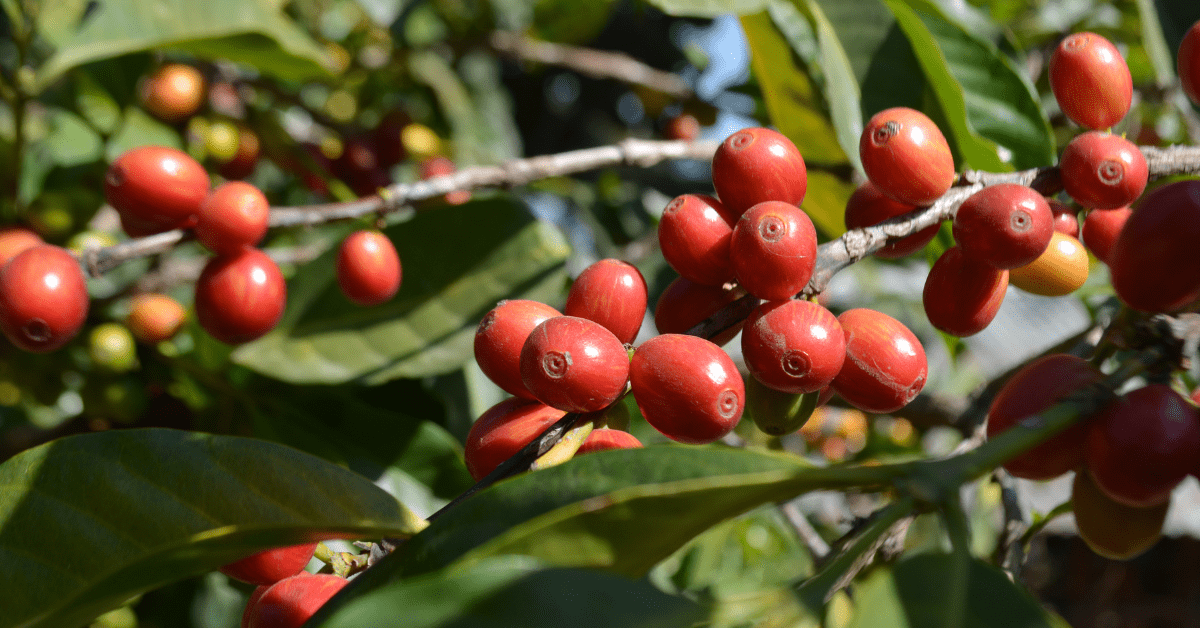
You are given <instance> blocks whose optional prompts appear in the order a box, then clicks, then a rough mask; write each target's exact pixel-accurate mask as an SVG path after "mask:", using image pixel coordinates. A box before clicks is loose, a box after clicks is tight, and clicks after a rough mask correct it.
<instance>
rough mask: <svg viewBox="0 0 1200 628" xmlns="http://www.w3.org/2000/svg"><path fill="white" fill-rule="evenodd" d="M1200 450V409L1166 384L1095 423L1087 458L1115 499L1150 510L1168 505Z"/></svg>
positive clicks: (1115, 406)
mask: <svg viewBox="0 0 1200 628" xmlns="http://www.w3.org/2000/svg"><path fill="white" fill-rule="evenodd" d="M1197 451H1200V414H1198V412H1197V410H1196V406H1193V405H1192V404H1190V403H1188V401H1187V400H1185V399H1184V398H1183V396H1182V395H1180V394H1179V393H1177V392H1175V391H1174V390H1172V389H1171V387H1170V386H1166V385H1163V384H1150V385H1149V386H1145V387H1142V388H1139V389H1137V390H1134V391H1132V392H1130V393H1129V394H1127V395H1125V396H1124V397H1122V398H1120V399H1117V400H1116V401H1114V402H1113V403H1110V404H1109V405H1108V406H1107V407H1105V408H1104V410H1102V411H1101V412H1100V414H1098V415H1097V416H1096V417H1095V419H1094V420H1093V421H1092V423H1091V426H1090V428H1089V431H1088V436H1087V449H1086V452H1085V455H1084V459H1085V461H1086V462H1087V465H1088V469H1089V470H1090V471H1091V474H1092V479H1093V480H1095V481H1096V486H1098V487H1100V490H1102V491H1104V493H1105V494H1106V495H1108V496H1109V497H1111V498H1113V500H1114V501H1117V502H1120V503H1122V504H1125V505H1126V506H1136V507H1139V508H1146V507H1149V506H1154V505H1157V504H1161V503H1163V502H1165V501H1167V500H1168V499H1169V498H1170V497H1171V490H1172V489H1174V488H1175V486H1176V485H1177V484H1179V483H1180V482H1182V481H1183V478H1184V477H1186V476H1187V474H1188V472H1189V471H1191V470H1192V468H1193V467H1194V466H1195V457H1196V452H1197Z"/></svg>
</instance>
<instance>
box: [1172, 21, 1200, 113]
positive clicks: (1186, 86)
mask: <svg viewBox="0 0 1200 628" xmlns="http://www.w3.org/2000/svg"><path fill="white" fill-rule="evenodd" d="M1175 66H1176V69H1177V70H1178V73H1179V85H1180V87H1182V88H1183V92H1184V93H1185V94H1187V95H1188V98H1191V99H1192V102H1194V103H1196V104H1197V105H1200V21H1197V22H1196V23H1195V24H1192V27H1191V28H1189V29H1188V31H1187V33H1185V34H1184V35H1183V40H1182V41H1180V42H1179V56H1178V57H1176V59H1175Z"/></svg>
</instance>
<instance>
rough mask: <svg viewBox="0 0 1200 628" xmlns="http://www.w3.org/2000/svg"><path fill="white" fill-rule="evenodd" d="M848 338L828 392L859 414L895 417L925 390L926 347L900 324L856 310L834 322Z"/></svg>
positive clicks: (894, 320)
mask: <svg viewBox="0 0 1200 628" xmlns="http://www.w3.org/2000/svg"><path fill="white" fill-rule="evenodd" d="M838 322H839V323H841V325H842V330H843V331H844V332H845V333H846V361H845V362H844V363H843V364H842V370H841V371H839V372H838V375H837V377H836V378H834V380H833V383H832V384H830V386H832V387H833V390H834V392H836V393H837V394H839V395H841V396H842V398H843V399H845V400H846V402H847V403H849V404H850V405H852V406H854V407H856V408H858V409H859V410H862V411H863V412H874V413H885V412H895V411H896V410H899V409H900V408H903V407H904V406H906V405H908V402H910V401H912V400H913V397H916V396H917V394H918V393H920V392H921V389H922V388H924V387H925V378H926V377H927V376H928V371H929V366H928V364H927V362H926V360H925V347H922V346H921V341H920V340H917V337H916V336H914V335H913V333H912V332H911V331H909V329H908V328H907V327H905V326H904V324H903V323H901V322H900V321H898V320H896V319H894V318H892V317H891V316H888V315H887V314H884V313H883V312H876V311H875V310H868V309H865V308H858V309H854V310H847V311H845V312H842V315H841V316H839V317H838Z"/></svg>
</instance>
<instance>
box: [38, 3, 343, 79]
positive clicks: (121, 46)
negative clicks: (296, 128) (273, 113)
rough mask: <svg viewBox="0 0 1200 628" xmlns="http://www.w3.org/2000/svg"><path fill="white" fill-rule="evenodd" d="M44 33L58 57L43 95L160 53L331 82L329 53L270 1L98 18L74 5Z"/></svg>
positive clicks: (44, 73) (125, 10)
mask: <svg viewBox="0 0 1200 628" xmlns="http://www.w3.org/2000/svg"><path fill="white" fill-rule="evenodd" d="M51 24H52V25H53V26H52V30H53V34H51V33H49V32H48V31H46V29H50V28H51ZM43 30H44V31H45V32H47V33H48V34H49V35H50V37H51V39H52V41H54V42H55V43H56V44H57V47H58V50H57V51H56V52H55V53H54V54H53V55H52V56H51V57H50V58H49V59H47V60H46V63H45V64H44V65H43V66H42V67H41V69H40V70H39V71H38V74H37V80H36V83H35V88H36V89H37V90H38V91H40V90H42V89H45V88H46V86H47V85H49V84H50V83H51V82H53V81H54V80H56V79H57V78H58V77H60V76H62V74H63V73H64V72H66V71H67V70H70V69H71V68H74V67H76V66H79V65H82V64H84V63H88V62H90V61H96V60H99V59H108V58H111V57H117V56H120V55H124V54H128V53H131V52H140V51H143V50H153V49H158V48H175V49H180V50H184V51H187V52H192V53H194V54H197V55H200V56H204V57H209V58H222V59H228V60H230V61H234V62H238V63H245V64H247V65H250V66H252V67H254V68H256V69H257V70H259V71H261V72H264V73H266V74H271V75H274V76H276V77H278V78H281V79H284V80H289V81H297V82H299V81H303V80H308V79H316V78H324V77H328V76H329V71H328V70H327V69H326V67H325V63H326V61H327V59H326V53H325V51H324V49H323V48H322V47H321V46H320V45H319V44H318V43H317V42H316V41H314V40H313V39H312V38H311V37H309V36H308V34H307V33H305V32H304V31H303V30H302V29H301V28H300V27H298V26H297V25H296V24H295V23H293V22H292V21H291V20H290V19H289V18H288V17H286V16H285V15H284V14H283V13H281V12H280V11H279V9H278V7H275V6H273V4H272V3H270V2H268V1H267V0H207V1H205V2H191V1H189V0H105V2H102V3H99V5H98V6H97V7H96V8H95V10H94V11H90V12H88V11H87V10H86V9H82V10H81V9H80V8H79V7H78V5H77V3H71V4H70V5H69V6H65V7H64V10H63V11H61V12H60V13H58V14H57V15H56V16H55V19H54V20H53V21H52V22H50V23H48V24H47V25H46V26H44V27H43Z"/></svg>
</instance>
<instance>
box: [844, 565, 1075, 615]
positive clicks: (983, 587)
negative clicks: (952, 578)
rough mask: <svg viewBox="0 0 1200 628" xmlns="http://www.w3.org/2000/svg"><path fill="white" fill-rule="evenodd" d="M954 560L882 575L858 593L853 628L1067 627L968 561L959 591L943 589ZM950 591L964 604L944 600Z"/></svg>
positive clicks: (993, 572)
mask: <svg viewBox="0 0 1200 628" xmlns="http://www.w3.org/2000/svg"><path fill="white" fill-rule="evenodd" d="M955 560H956V558H955V557H954V556H952V555H949V554H922V555H920V556H915V557H912V558H909V559H907V560H903V561H901V562H900V563H898V564H897V565H896V566H895V567H894V568H892V569H880V570H877V571H875V572H874V573H872V574H871V575H870V576H869V577H867V578H866V579H865V580H864V581H863V582H862V584H860V585H859V587H858V594H857V595H856V596H855V601H856V604H855V612H854V617H853V619H852V620H851V622H850V627H851V628H867V627H872V628H873V627H875V626H895V627H896V628H929V627H935V626H938V627H940V626H971V627H972V628H1013V627H1014V626H1020V627H1021V628H1039V627H1041V628H1065V627H1066V622H1064V621H1062V619H1061V618H1059V617H1057V616H1052V615H1051V614H1050V613H1047V612H1046V611H1044V610H1043V609H1042V607H1041V606H1040V605H1039V604H1038V602H1037V600H1035V599H1034V598H1033V596H1031V595H1030V594H1029V592H1028V591H1025V590H1024V589H1022V588H1020V587H1019V586H1018V585H1016V584H1014V583H1013V582H1012V581H1010V580H1009V579H1008V577H1007V576H1005V575H1004V574H1003V573H1002V572H1001V571H1000V570H998V569H996V568H995V567H993V566H991V565H988V564H987V563H984V562H983V561H980V560H977V559H971V562H970V563H969V569H968V571H967V573H966V579H967V582H965V583H959V584H960V585H962V586H957V587H949V588H948V587H947V584H948V583H947V582H946V578H947V576H948V574H952V573H954V571H953V568H954V562H955ZM950 590H958V591H965V593H966V600H960V601H952V600H947V593H948V591H950ZM953 607H957V608H961V609H963V611H964V612H965V613H966V616H965V617H949V616H947V609H949V608H953Z"/></svg>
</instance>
